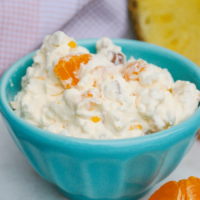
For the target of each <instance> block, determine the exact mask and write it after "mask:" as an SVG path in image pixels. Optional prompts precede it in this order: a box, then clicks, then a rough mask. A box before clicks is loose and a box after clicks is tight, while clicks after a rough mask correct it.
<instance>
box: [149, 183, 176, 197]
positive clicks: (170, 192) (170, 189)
mask: <svg viewBox="0 0 200 200" xmlns="http://www.w3.org/2000/svg"><path fill="white" fill-rule="evenodd" d="M178 196H179V186H178V183H177V182H176V181H170V182H168V183H166V184H164V185H163V186H161V187H160V189H159V190H157V191H156V192H155V193H154V194H153V195H152V196H151V197H150V198H149V200H178Z"/></svg>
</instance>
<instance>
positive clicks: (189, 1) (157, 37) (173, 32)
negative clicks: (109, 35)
mask: <svg viewBox="0 0 200 200" xmlns="http://www.w3.org/2000/svg"><path fill="white" fill-rule="evenodd" d="M128 8H129V13H130V16H131V19H132V21H133V27H134V30H135V33H136V35H137V37H138V39H140V40H143V41H146V42H150V43H153V44H157V45H160V46H163V47H166V48H168V49H171V50H173V51H176V52H178V53H180V54H182V55H184V56H185V57H187V58H189V59H190V60H192V61H193V62H194V63H196V64H197V65H198V66H199V67H200V0H129V3H128Z"/></svg>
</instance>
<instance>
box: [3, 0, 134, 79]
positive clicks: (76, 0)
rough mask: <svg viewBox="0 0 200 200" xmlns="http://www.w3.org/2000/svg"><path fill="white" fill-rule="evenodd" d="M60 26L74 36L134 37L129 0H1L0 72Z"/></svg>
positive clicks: (35, 47)
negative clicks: (129, 19) (130, 23)
mask: <svg viewBox="0 0 200 200" xmlns="http://www.w3.org/2000/svg"><path fill="white" fill-rule="evenodd" d="M57 30H62V31H64V32H65V33H66V34H67V35H69V36H71V37H73V38H75V39H81V38H99V37H103V36H107V37H111V38H119V37H123V38H132V37H133V36H132V33H131V30H130V27H129V22H128V11H127V0H1V1H0V41H1V45H0V76H2V74H3V73H4V72H5V71H6V69H7V68H8V67H10V66H11V65H12V64H13V63H14V62H15V61H17V60H18V59H19V58H21V57H22V56H24V55H26V54H27V53H29V52H31V51H33V50H35V49H37V48H39V47H40V45H41V43H42V40H43V39H44V37H45V36H46V35H49V34H52V33H53V32H55V31H57Z"/></svg>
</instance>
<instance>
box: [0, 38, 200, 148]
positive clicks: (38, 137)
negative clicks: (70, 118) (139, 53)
mask: <svg viewBox="0 0 200 200" xmlns="http://www.w3.org/2000/svg"><path fill="white" fill-rule="evenodd" d="M97 40H98V39H82V40H77V43H78V44H79V45H84V44H89V43H91V44H93V43H95V42H96V41H97ZM112 41H113V42H114V43H118V45H119V44H120V43H121V44H128V45H130V44H132V45H137V47H142V48H144V46H145V47H146V48H148V49H149V50H153V51H154V52H156V53H159V52H162V53H166V55H168V56H172V57H173V58H175V59H179V60H182V62H184V63H186V65H189V66H190V67H191V68H192V70H194V71H195V72H196V73H197V75H199V77H200V69H199V67H198V66H197V65H196V64H194V63H193V62H192V61H190V60H189V59H187V58H185V57H184V56H182V55H180V54H178V53H176V52H174V51H171V50H169V49H166V48H164V47H161V46H158V45H154V44H150V43H147V42H142V41H136V40H130V39H112ZM34 54H35V51H33V52H31V53H29V54H27V55H26V56H24V57H22V58H21V59H19V60H18V61H17V62H15V63H14V64H13V65H12V66H11V67H10V68H8V70H7V71H6V72H5V73H4V75H3V76H2V78H1V80H0V111H1V112H2V114H3V115H4V117H5V118H7V119H8V118H9V120H12V121H13V122H15V124H17V125H19V126H22V127H23V128H25V129H26V130H30V129H31V130H32V131H34V132H35V134H30V133H29V131H26V136H25V137H26V138H27V139H30V140H31V139H33V140H35V141H40V142H42V141H43V139H44V138H45V139H48V141H49V142H52V141H53V142H63V141H64V139H65V140H66V141H67V140H68V141H71V142H78V143H87V144H98V145H109V144H112V145H119V144H121V145H128V144H129V145H133V144H141V143H145V142H149V141H154V143H155V142H158V141H159V142H161V141H163V137H167V138H168V139H170V141H173V140H174V139H175V138H176V139H178V140H180V139H181V138H183V137H184V134H181V132H182V131H181V130H183V129H188V127H191V124H194V123H193V122H194V121H195V122H196V123H195V124H196V129H197V130H198V128H199V127H200V107H198V109H197V110H196V111H195V113H194V114H193V115H192V116H191V117H189V118H188V119H186V120H185V121H183V122H181V123H179V124H177V125H175V126H173V127H171V128H170V129H166V130H163V131H159V132H157V133H154V134H150V135H145V136H144V137H143V136H140V137H132V138H125V139H109V140H98V139H84V138H76V137H71V136H64V135H58V134H55V133H52V132H49V131H46V130H43V129H41V128H38V127H36V126H34V125H32V124H30V123H28V122H26V121H25V120H23V119H22V118H20V117H19V116H17V115H16V114H15V113H14V112H13V110H12V109H11V106H10V104H9V102H8V101H7V99H6V85H7V84H8V82H9V81H10V79H11V78H12V76H13V73H14V72H16V70H18V69H19V67H20V65H21V63H22V62H24V61H27V60H30V59H32V57H33V55H34ZM197 124H198V125H197ZM194 126H195V125H194ZM175 132H176V133H178V134H174V133H175ZM170 135H172V136H173V137H169V136H170Z"/></svg>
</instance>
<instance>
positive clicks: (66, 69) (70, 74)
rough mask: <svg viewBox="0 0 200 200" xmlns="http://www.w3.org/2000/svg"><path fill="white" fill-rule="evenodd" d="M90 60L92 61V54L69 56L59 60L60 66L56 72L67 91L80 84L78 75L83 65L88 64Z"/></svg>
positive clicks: (58, 65) (55, 68) (56, 68)
mask: <svg viewBox="0 0 200 200" xmlns="http://www.w3.org/2000/svg"><path fill="white" fill-rule="evenodd" d="M89 60H91V55H90V54H78V55H68V56H66V57H64V58H61V59H60V60H59V62H58V64H57V65H56V66H55V67H54V72H55V74H56V76H58V77H59V78H60V80H61V81H62V84H63V85H64V86H65V87H66V88H67V89H70V88H71V87H73V86H76V85H77V83H78V82H79V79H78V77H77V73H78V71H79V69H80V66H81V64H82V63H83V64H87V63H88V62H89Z"/></svg>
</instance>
